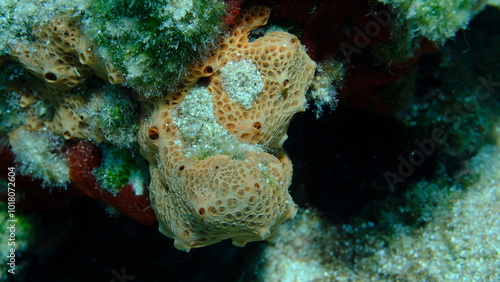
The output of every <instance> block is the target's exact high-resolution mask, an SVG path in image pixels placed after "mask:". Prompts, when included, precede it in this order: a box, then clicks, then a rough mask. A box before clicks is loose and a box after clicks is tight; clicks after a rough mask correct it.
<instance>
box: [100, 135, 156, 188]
mask: <svg viewBox="0 0 500 282" xmlns="http://www.w3.org/2000/svg"><path fill="white" fill-rule="evenodd" d="M100 147H101V149H102V151H103V161H102V163H101V166H100V167H98V168H96V169H95V170H94V172H93V173H94V175H95V176H96V178H97V182H98V183H99V185H100V186H101V187H102V188H103V189H106V190H107V191H109V192H111V193H113V194H114V195H116V194H117V193H119V192H120V189H121V188H123V186H125V185H127V184H130V185H132V188H133V189H134V192H135V194H136V195H142V193H143V189H144V187H145V184H146V183H149V165H148V162H147V161H146V160H145V159H144V158H143V157H142V156H141V155H140V153H139V151H138V150H137V149H120V148H118V147H116V146H112V145H109V144H102V145H101V146H100Z"/></svg>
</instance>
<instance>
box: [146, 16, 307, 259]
mask: <svg viewBox="0 0 500 282" xmlns="http://www.w3.org/2000/svg"><path fill="white" fill-rule="evenodd" d="M269 14H270V10H269V9H268V8H265V7H254V8H251V9H249V10H246V11H243V12H242V13H241V15H240V18H239V19H238V20H237V21H236V23H235V24H233V25H232V26H231V29H230V33H229V35H228V37H227V38H226V39H225V40H224V41H223V42H221V43H220V44H219V46H218V49H217V50H216V51H215V52H214V53H213V55H212V56H211V57H210V59H209V60H207V61H206V62H205V63H203V64H200V65H197V66H194V67H191V68H190V69H189V73H188V75H187V77H186V78H185V79H184V80H183V86H182V87H181V88H180V90H179V91H176V92H172V93H169V94H167V95H166V97H165V98H164V99H158V100H157V101H153V102H151V104H152V108H153V109H154V110H153V111H151V115H150V116H149V118H148V119H145V121H144V122H143V123H142V125H141V130H140V134H139V140H140V144H141V148H142V153H143V155H144V156H145V157H146V158H147V159H148V160H149V162H150V172H151V178H152V181H151V185H150V199H151V201H152V206H153V207H154V209H155V212H156V215H157V218H158V220H159V223H160V230H161V231H162V232H163V233H164V234H165V235H167V236H169V237H172V238H174V239H175V243H174V245H175V246H176V247H177V248H178V249H181V250H185V251H189V250H190V249H191V248H196V247H202V246H207V245H210V244H213V243H215V242H218V241H221V240H224V239H228V238H231V239H232V242H233V244H235V245H237V246H243V245H245V244H246V243H247V242H250V241H257V240H268V239H270V238H272V236H273V233H274V230H275V228H276V227H277V226H278V225H280V224H281V223H282V222H284V221H285V220H287V219H290V218H293V216H294V215H295V213H296V211H297V207H296V205H295V204H294V202H293V200H292V198H291V196H290V195H289V193H288V187H289V185H290V183H291V178H292V164H291V161H290V159H289V158H288V156H287V155H286V153H285V151H284V150H283V148H282V144H283V142H284V140H285V139H286V130H287V128H288V125H289V122H290V119H291V118H292V116H293V114H294V113H296V112H299V111H303V110H304V109H305V105H306V99H305V93H306V90H307V88H308V87H309V85H310V83H311V80H312V77H313V74H314V70H315V67H316V64H315V63H314V62H313V61H312V60H311V59H310V58H309V57H308V56H307V54H306V52H305V49H304V47H303V46H302V45H301V44H300V43H299V41H298V39H297V38H296V37H295V36H293V35H291V34H288V33H285V32H272V33H268V34H266V35H265V36H263V37H261V38H259V39H257V40H255V41H253V42H249V39H248V36H249V34H250V32H251V31H252V30H253V29H255V28H257V27H259V26H262V25H265V24H266V23H267V20H268V17H269ZM234 66H244V68H246V69H247V70H249V73H246V76H247V77H249V79H248V81H250V82H251V83H248V84H245V81H243V80H240V79H238V78H236V77H235V74H236V75H238V73H239V70H238V69H239V68H234ZM238 84H240V85H242V86H243V87H242V88H241V89H245V91H244V92H242V91H241V89H240V91H239V90H236V88H235V87H232V86H234V85H238ZM235 92H238V93H235ZM197 99H199V100H197ZM193 101H199V102H193ZM198 104H200V105H199V106H197V105H198ZM201 104H204V105H207V104H208V105H209V106H201ZM188 109H193V110H192V111H191V110H188ZM186 121H188V122H186ZM202 131H203V132H204V133H203V134H201V135H200V133H199V132H202ZM200 136H201V137H200ZM200 138H201V139H203V142H201V143H197V142H196V140H197V139H200ZM199 145H206V146H209V147H210V146H211V147H213V148H226V149H223V150H207V151H205V152H204V153H202V154H193V153H192V152H193V146H199ZM228 148H229V149H228Z"/></svg>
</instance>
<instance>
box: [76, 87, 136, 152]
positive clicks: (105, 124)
mask: <svg viewBox="0 0 500 282" xmlns="http://www.w3.org/2000/svg"><path fill="white" fill-rule="evenodd" d="M128 92H130V89H127V88H124V87H121V86H117V85H104V86H102V87H101V89H99V90H98V92H96V93H94V94H93V95H91V97H90V100H89V102H88V103H87V104H86V107H85V108H84V109H82V112H83V113H85V114H87V115H88V122H89V128H90V130H91V131H92V132H94V131H99V132H100V133H101V134H102V135H103V136H104V139H105V140H106V142H109V143H111V144H113V145H116V146H118V147H127V148H130V147H131V146H132V145H133V144H134V143H136V142H137V131H138V119H139V102H138V101H135V100H133V96H132V95H130V94H129V93H128Z"/></svg>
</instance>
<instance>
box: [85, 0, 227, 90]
mask: <svg viewBox="0 0 500 282" xmlns="http://www.w3.org/2000/svg"><path fill="white" fill-rule="evenodd" d="M91 2H92V5H91V6H90V7H91V8H90V10H89V11H88V12H87V13H86V16H85V19H84V31H85V33H86V34H87V36H89V37H90V38H91V39H92V40H93V41H94V42H95V44H96V45H97V46H99V49H98V50H99V53H100V54H101V55H102V56H103V57H104V58H105V59H107V60H109V61H110V62H111V63H112V64H113V65H114V66H115V67H117V68H118V69H119V70H120V71H122V72H123V73H124V74H125V76H126V84H127V85H128V86H130V87H132V88H134V89H136V90H138V91H140V92H142V93H144V94H145V95H146V96H155V95H156V96H158V95H160V93H161V91H164V90H169V91H171V90H173V89H175V87H177V86H178V83H179V80H180V78H181V76H182V74H183V73H184V72H185V70H186V67H187V64H190V63H193V62H195V61H196V60H199V59H201V58H203V56H204V55H205V54H206V53H207V51H208V50H209V49H210V48H213V47H214V46H215V42H216V40H217V39H218V37H219V35H220V34H221V25H222V20H221V17H222V15H223V14H224V11H225V4H224V2H223V1H221V0H198V1H194V0H163V1H146V0H137V1H134V0H111V1H109V0H91Z"/></svg>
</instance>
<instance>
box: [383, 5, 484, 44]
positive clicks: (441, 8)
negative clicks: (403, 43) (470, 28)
mask: <svg viewBox="0 0 500 282" xmlns="http://www.w3.org/2000/svg"><path fill="white" fill-rule="evenodd" d="M379 1H380V2H382V3H384V4H388V5H390V6H392V7H393V8H394V9H395V13H396V14H402V15H403V16H404V19H405V21H406V26H407V28H408V31H409V33H410V34H413V35H414V36H417V35H423V36H425V37H427V38H428V39H430V40H432V41H434V42H436V43H438V44H442V43H444V42H445V41H446V39H448V38H451V37H453V36H454V35H455V33H456V32H457V31H458V30H460V29H465V28H466V27H467V25H468V24H469V21H470V20H472V18H473V17H474V16H475V15H476V14H477V13H478V12H480V11H481V10H482V9H483V8H484V7H485V5H486V1H477V0H437V1H435V0H412V1H407V0H379Z"/></svg>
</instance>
